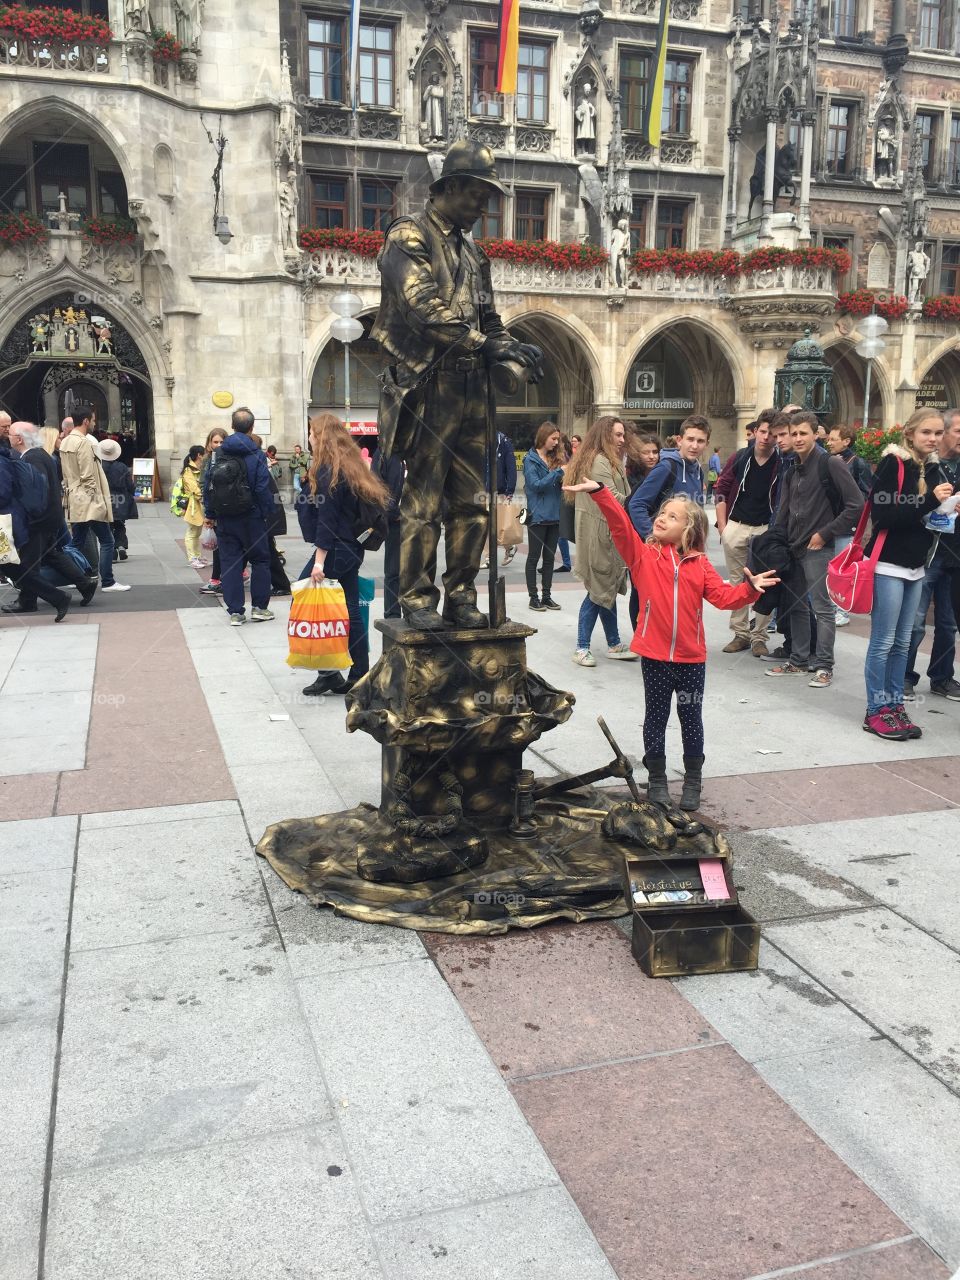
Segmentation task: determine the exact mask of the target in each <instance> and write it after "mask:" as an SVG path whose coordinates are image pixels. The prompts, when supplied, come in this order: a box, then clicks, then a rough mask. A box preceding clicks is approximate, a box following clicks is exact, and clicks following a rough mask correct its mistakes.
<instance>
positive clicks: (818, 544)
mask: <svg viewBox="0 0 960 1280" xmlns="http://www.w3.org/2000/svg"><path fill="white" fill-rule="evenodd" d="M818 425H819V424H818V420H817V415H816V414H815V413H806V412H801V413H795V414H794V415H793V417H792V418H791V425H790V439H791V440H792V442H793V450H794V453H795V454H796V457H797V461H796V465H795V466H794V467H793V468H792V469H791V470H790V472H789V473H788V475H787V477H786V479H785V480H784V482H783V487H782V490H781V495H780V505H779V507H778V508H777V514H776V517H775V519H774V526H775V527H777V528H781V527H783V528H785V529H786V531H787V538H788V540H789V543H790V551H791V553H792V555H793V557H794V567H793V571H792V573H791V576H790V579H789V581H788V582H786V583H784V593H783V595H782V597H781V607H780V614H781V615H782V616H785V619H786V620H788V621H789V624H790V635H791V652H790V658H789V660H788V661H786V662H782V663H780V664H779V665H778V666H775V667H768V668H767V670H766V672H765V673H764V674H765V675H768V676H793V675H802V674H805V673H806V672H808V670H811V667H810V664H811V662H812V663H813V664H814V665H813V667H812V672H813V679H812V680H809V681H808V683H809V685H810V687H811V688H812V689H827V688H829V687H830V685H831V683H832V681H833V649H834V640H835V639H836V621H835V618H834V611H833V602H832V601H831V599H830V597H829V595H828V594H827V565H828V563H829V562H830V560H831V559H832V557H833V556H834V555H835V554H836V548H835V546H834V543H835V540H836V539H837V538H842V537H845V536H846V535H847V534H849V533H852V532H853V530H854V528H855V527H856V523H857V520H858V519H859V518H860V512H861V511H862V510H863V494H862V493H861V492H860V490H859V488H858V487H857V482H856V481H855V480H854V478H853V476H852V475H851V474H850V472H849V470H848V469H847V466H846V464H845V463H844V462H842V461H841V460H840V459H839V458H832V457H829V456H828V455H827V454H826V453H825V452H824V450H823V449H821V448H819V447H818V446H817V426H818ZM808 595H809V597H810V603H811V605H812V607H813V612H814V615H815V616H816V619H817V646H816V654H815V655H814V654H811V652H810V612H809V609H808V607H807V596H808Z"/></svg>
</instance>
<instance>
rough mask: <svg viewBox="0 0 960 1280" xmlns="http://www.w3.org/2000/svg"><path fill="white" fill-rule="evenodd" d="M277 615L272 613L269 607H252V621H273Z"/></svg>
mask: <svg viewBox="0 0 960 1280" xmlns="http://www.w3.org/2000/svg"><path fill="white" fill-rule="evenodd" d="M276 616H277V615H276V614H275V613H271V612H270V610H269V609H251V610H250V621H251V622H272V621H273V620H274V618H275V617H276Z"/></svg>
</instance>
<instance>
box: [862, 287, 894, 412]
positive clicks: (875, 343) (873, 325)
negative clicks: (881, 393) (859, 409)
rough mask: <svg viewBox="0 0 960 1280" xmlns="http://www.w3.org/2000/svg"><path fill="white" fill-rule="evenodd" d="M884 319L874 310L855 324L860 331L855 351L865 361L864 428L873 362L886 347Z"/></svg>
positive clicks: (868, 406)
mask: <svg viewBox="0 0 960 1280" xmlns="http://www.w3.org/2000/svg"><path fill="white" fill-rule="evenodd" d="M888 327H889V326H888V325H887V322H886V320H884V318H883V316H878V315H876V314H875V313H874V312H871V313H870V315H868V316H864V318H863V319H862V320H861V321H860V323H859V324H858V325H857V328H858V329H859V331H860V333H861V335H862V336H861V339H860V341H859V342H858V343H857V345H856V348H855V350H856V353H857V355H858V356H862V357H863V359H864V360H866V362H867V371H866V375H865V377H864V392H863V427H864V430H866V429H867V427H868V426H869V424H870V383H871V381H872V377H873V362H874V360H876V358H877V357H878V356H882V355H883V353H884V351H886V349H887V344H886V343H885V342H884V340H883V334H885V333H886V331H887V328H888Z"/></svg>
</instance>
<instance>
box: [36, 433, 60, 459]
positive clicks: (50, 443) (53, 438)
mask: <svg viewBox="0 0 960 1280" xmlns="http://www.w3.org/2000/svg"><path fill="white" fill-rule="evenodd" d="M59 439H60V432H59V431H58V430H57V428H56V427H41V428H40V443H41V444H42V445H43V447H44V449H45V450H46V452H47V453H50V454H53V453H56V451H57V441H58V440H59Z"/></svg>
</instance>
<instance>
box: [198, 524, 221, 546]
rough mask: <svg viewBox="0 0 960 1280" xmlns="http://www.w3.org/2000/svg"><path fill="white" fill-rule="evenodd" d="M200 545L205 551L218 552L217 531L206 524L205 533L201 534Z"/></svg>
mask: <svg viewBox="0 0 960 1280" xmlns="http://www.w3.org/2000/svg"><path fill="white" fill-rule="evenodd" d="M200 545H201V547H203V549H204V551H214V550H216V546H217V531H216V529H213V528H211V527H210V525H208V524H205V525H204V526H203V533H201V535H200Z"/></svg>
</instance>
